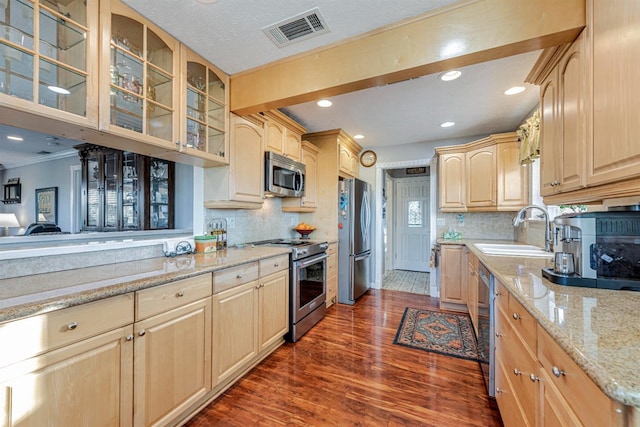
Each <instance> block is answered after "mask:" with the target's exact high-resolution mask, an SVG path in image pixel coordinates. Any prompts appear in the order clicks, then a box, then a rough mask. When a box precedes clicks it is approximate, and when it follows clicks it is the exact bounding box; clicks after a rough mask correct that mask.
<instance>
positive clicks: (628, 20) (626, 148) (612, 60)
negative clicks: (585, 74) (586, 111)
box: [587, 0, 640, 185]
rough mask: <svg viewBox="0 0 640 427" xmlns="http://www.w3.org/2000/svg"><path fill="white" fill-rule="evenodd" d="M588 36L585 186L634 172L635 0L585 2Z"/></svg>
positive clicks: (637, 150)
mask: <svg viewBox="0 0 640 427" xmlns="http://www.w3.org/2000/svg"><path fill="white" fill-rule="evenodd" d="M588 4H589V5H590V7H591V8H592V13H591V18H590V19H591V22H589V24H588V26H587V29H589V28H591V29H592V34H591V36H592V38H593V50H592V55H593V57H592V61H593V76H592V79H591V80H592V81H593V138H592V139H591V143H592V146H591V147H590V149H589V151H588V156H589V158H588V175H587V182H588V183H589V185H593V184H601V183H606V182H613V181H618V180H621V179H626V178H632V177H637V176H639V175H640V144H639V143H638V141H640V121H638V111H640V97H638V96H637V94H638V90H639V83H638V69H640V42H638V37H637V29H638V22H639V21H640V3H638V2H637V1H636V0H624V1H616V2H602V1H590V2H588Z"/></svg>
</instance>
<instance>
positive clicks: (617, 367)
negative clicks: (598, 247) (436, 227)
mask: <svg viewBox="0 0 640 427" xmlns="http://www.w3.org/2000/svg"><path fill="white" fill-rule="evenodd" d="M438 243H440V244H458V245H466V246H467V247H468V248H469V250H471V252H473V253H474V254H475V255H476V256H477V257H478V259H479V260H480V262H482V264H484V265H485V266H486V267H487V268H488V269H489V271H490V272H491V273H492V274H493V275H494V276H495V277H496V279H498V280H499V281H500V282H501V283H502V284H503V285H505V286H506V287H507V288H508V289H509V290H510V291H511V292H512V294H513V295H514V296H515V298H516V299H517V300H518V301H519V302H520V303H521V304H522V305H523V306H524V307H525V308H526V309H527V310H528V311H529V312H530V313H531V315H532V316H533V317H534V318H535V319H536V320H537V321H538V323H539V324H540V325H541V326H542V328H544V329H545V330H546V331H547V332H548V333H549V334H550V335H551V336H552V337H553V338H554V339H555V340H556V342H557V343H558V344H559V345H560V346H561V347H562V349H563V350H565V351H566V352H567V354H569V356H571V358H572V359H573V360H574V361H575V362H576V363H577V364H578V365H579V366H580V367H581V368H582V369H583V370H584V371H585V373H586V374H587V375H588V376H589V377H590V378H591V379H592V380H593V381H594V382H595V383H596V384H597V385H598V386H599V387H600V389H602V391H603V392H604V393H605V394H606V395H608V396H609V397H611V398H612V399H614V400H616V401H618V402H621V403H624V404H625V405H631V406H634V407H636V408H640V373H638V369H637V361H638V356H639V355H640V316H639V315H638V308H639V307H640V292H632V291H614V290H607V289H593V288H582V287H575V286H561V285H556V284H554V283H552V282H550V281H548V280H546V279H544V278H543V277H542V273H541V269H542V267H552V266H553V261H552V260H551V259H545V258H534V257H529V258H523V257H504V256H488V255H485V254H483V253H482V252H480V250H478V249H477V248H476V247H475V246H474V245H473V244H474V243H501V242H500V241H495V240H470V239H462V240H456V241H451V240H442V241H439V242H438ZM510 243H513V242H510Z"/></svg>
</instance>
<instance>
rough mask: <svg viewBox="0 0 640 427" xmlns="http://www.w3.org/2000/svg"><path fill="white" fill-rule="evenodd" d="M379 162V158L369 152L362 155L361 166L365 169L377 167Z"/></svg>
mask: <svg viewBox="0 0 640 427" xmlns="http://www.w3.org/2000/svg"><path fill="white" fill-rule="evenodd" d="M377 160H378V156H377V155H376V153H375V152H373V151H371V150H367V151H365V152H364V153H362V154H361V155H360V164H362V166H364V167H365V168H368V167H371V166H373V165H375V164H376V161H377Z"/></svg>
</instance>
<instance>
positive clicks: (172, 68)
mask: <svg viewBox="0 0 640 427" xmlns="http://www.w3.org/2000/svg"><path fill="white" fill-rule="evenodd" d="M100 10H101V16H102V17H103V19H101V20H100V24H101V26H102V31H101V32H102V34H103V35H104V37H103V39H102V42H101V43H102V46H101V73H100V77H101V78H100V97H101V98H100V129H102V130H106V131H109V132H110V133H112V134H114V135H118V136H123V137H126V138H129V139H132V140H137V141H141V142H143V143H144V144H146V147H145V154H151V155H153V154H155V153H156V152H164V151H167V150H171V151H175V150H179V149H180V145H179V144H176V141H179V138H180V134H179V120H178V115H179V111H180V109H179V106H180V90H179V86H180V85H179V74H178V73H179V70H180V50H179V46H180V45H179V42H178V41H177V40H176V39H174V38H172V37H171V36H169V35H168V34H167V33H165V32H164V31H162V30H161V29H160V28H159V27H157V26H155V25H153V24H152V23H151V22H149V21H147V20H146V19H144V18H143V17H142V16H140V15H139V14H137V13H136V12H134V11H133V9H131V8H129V7H128V6H126V5H124V4H123V3H122V2H120V1H119V0H104V1H102V2H100ZM156 150H157V151H156Z"/></svg>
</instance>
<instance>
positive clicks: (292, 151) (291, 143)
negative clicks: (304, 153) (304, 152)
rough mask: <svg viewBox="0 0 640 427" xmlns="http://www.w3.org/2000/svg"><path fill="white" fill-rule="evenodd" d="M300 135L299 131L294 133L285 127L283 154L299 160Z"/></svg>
mask: <svg viewBox="0 0 640 427" xmlns="http://www.w3.org/2000/svg"><path fill="white" fill-rule="evenodd" d="M301 137H302V135H300V134H299V133H296V132H294V131H292V130H290V129H285V138H284V155H285V156H287V157H289V158H290V159H293V160H296V161H298V162H299V161H301V156H300V154H301V151H300V147H301V144H302V140H301V139H302V138H301Z"/></svg>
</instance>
